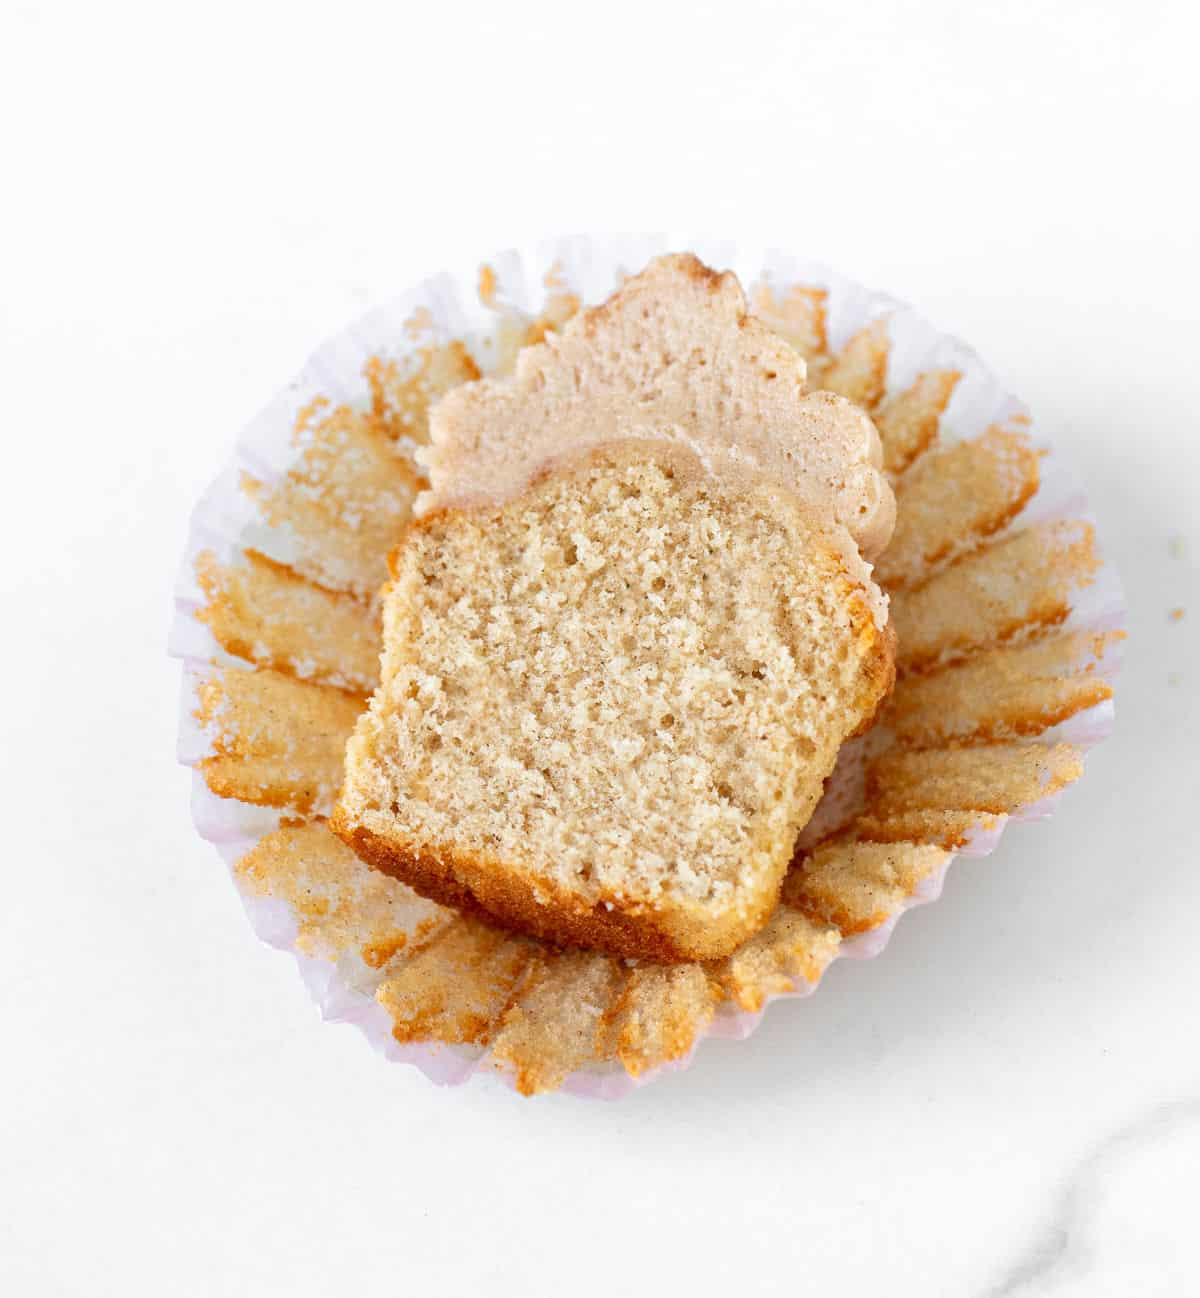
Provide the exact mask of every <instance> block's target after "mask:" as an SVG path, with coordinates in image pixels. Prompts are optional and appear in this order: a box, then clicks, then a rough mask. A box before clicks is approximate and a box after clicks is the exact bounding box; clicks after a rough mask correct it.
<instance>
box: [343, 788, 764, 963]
mask: <svg viewBox="0 0 1200 1298" xmlns="http://www.w3.org/2000/svg"><path fill="white" fill-rule="evenodd" d="M329 827H330V828H331V829H332V830H333V832H334V833H335V834H336V835H337V836H338V837H339V838H340V839H341V840H342V841H343V842H344V843H346V845H347V846H348V847H350V848H352V849H353V850H354V852H355V853H357V855H358V856H359V857H360V858H361V859H362V860H364V861H366V862H367V863H368V864H369V865H371V866H373V867H374V868H375V869H377V870H382V871H383V872H384V873H385V874H389V875H391V876H392V877H393V878H395V879H399V880H400V881H401V882H402V883H406V884H408V886H409V887H410V888H412V889H414V890H415V891H416V892H419V893H420V894H421V895H422V896H424V897H428V898H430V899H431V900H432V901H436V902H440V903H441V904H442V905H443V906H453V907H455V908H457V909H458V910H460V911H465V912H467V913H469V914H476V915H480V916H482V917H484V918H486V919H489V920H491V921H492V922H493V923H496V924H499V925H502V926H503V927H505V928H509V929H512V930H513V931H514V932H516V933H521V934H524V935H526V936H534V937H539V938H541V939H542V940H544V941H546V942H550V943H552V944H553V945H556V946H565V947H570V946H578V947H585V948H599V949H601V950H605V951H609V952H611V953H612V954H614V955H622V956H631V957H634V958H636V959H640V960H652V961H655V962H657V963H660V964H673V963H677V962H680V961H687V960H715V959H719V958H721V957H723V956H727V955H729V954H731V953H732V952H733V951H735V950H736V949H737V948H738V946H740V945H741V943H742V942H743V941H745V939H746V938H748V937H750V936H751V935H752V934H753V933H756V932H757V931H758V930H759V929H760V928H761V927H762V926H763V925H764V924H765V923H766V922H767V920H768V919H769V918H770V916H771V914H772V912H773V911H774V910H775V907H776V906H777V905H778V902H779V887H780V886H781V885H782V883H783V875H784V873H785V872H786V869H787V863H788V854H787V852H782V853H781V854H780V871H779V880H778V883H777V885H776V887H775V888H773V889H771V890H770V891H769V892H766V893H765V894H759V895H758V896H757V897H755V898H752V899H749V900H748V902H747V905H746V907H745V909H743V910H742V911H730V912H729V913H728V914H727V915H725V916H723V917H721V918H720V919H715V920H714V919H713V918H712V917H711V916H710V915H707V914H705V913H703V912H702V911H700V910H699V908H698V909H697V912H696V913H692V912H691V911H690V910H689V909H687V908H686V907H684V906H682V905H678V904H675V905H673V904H671V902H670V901H668V902H666V903H665V904H664V903H663V902H661V901H660V902H658V903H657V905H656V906H655V907H654V908H650V907H648V906H645V905H640V904H638V903H636V902H630V901H628V900H627V899H623V898H615V897H612V898H604V897H601V898H599V899H597V900H596V901H595V902H592V903H590V904H589V903H588V902H585V901H584V900H583V899H582V898H580V897H579V896H578V895H577V894H575V893H573V892H571V891H569V890H568V889H566V888H563V887H561V886H559V885H557V884H555V883H554V882H553V881H551V880H548V879H544V878H543V879H538V880H537V881H536V882H534V881H532V880H527V879H525V878H523V877H522V876H520V875H518V874H516V873H515V872H514V871H512V870H510V869H508V868H506V867H505V866H504V865H502V864H500V863H498V862H496V861H491V860H489V859H487V858H486V857H484V856H480V855H475V854H472V853H464V852H461V851H458V850H456V849H454V848H452V847H450V846H441V847H437V846H434V845H432V844H422V845H421V846H419V847H418V846H416V845H415V844H410V843H404V842H401V841H400V840H398V839H394V838H390V837H388V836H386V835H383V834H377V833H376V832H375V831H373V830H371V829H367V828H365V827H364V826H362V825H355V824H351V823H350V822H349V821H348V820H347V819H346V817H345V816H344V814H343V812H342V809H341V807H340V806H339V807H337V808H335V810H334V813H333V816H332V817H331V818H330V821H329Z"/></svg>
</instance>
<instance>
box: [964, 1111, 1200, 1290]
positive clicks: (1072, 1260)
mask: <svg viewBox="0 0 1200 1298" xmlns="http://www.w3.org/2000/svg"><path fill="white" fill-rule="evenodd" d="M1193 1123H1200V1094H1198V1095H1195V1096H1189V1097H1185V1098H1183V1099H1180V1100H1173V1101H1169V1102H1166V1103H1158V1104H1155V1105H1153V1106H1152V1107H1151V1108H1149V1109H1147V1110H1145V1111H1144V1112H1143V1113H1142V1114H1141V1115H1139V1116H1138V1117H1137V1118H1135V1119H1133V1120H1132V1121H1131V1122H1128V1123H1126V1124H1125V1125H1123V1126H1121V1127H1119V1128H1117V1129H1116V1130H1115V1131H1113V1132H1111V1133H1110V1134H1109V1135H1107V1136H1105V1137H1104V1139H1103V1140H1101V1141H1099V1142H1098V1143H1096V1144H1093V1145H1092V1146H1091V1147H1090V1149H1088V1150H1087V1151H1086V1152H1085V1153H1084V1154H1083V1156H1082V1157H1081V1158H1080V1159H1079V1161H1078V1162H1077V1163H1076V1164H1075V1165H1074V1167H1073V1168H1072V1170H1071V1171H1070V1172H1069V1173H1068V1175H1067V1177H1066V1179H1065V1181H1064V1183H1063V1185H1062V1187H1061V1189H1060V1190H1059V1192H1058V1194H1057V1197H1056V1199H1055V1202H1054V1208H1053V1211H1052V1213H1051V1215H1050V1216H1049V1219H1048V1220H1047V1221H1046V1223H1045V1224H1044V1226H1043V1227H1042V1229H1041V1231H1040V1232H1039V1234H1038V1235H1037V1237H1036V1238H1035V1239H1034V1241H1033V1242H1032V1243H1031V1244H1030V1245H1029V1247H1028V1248H1027V1249H1026V1251H1025V1252H1024V1253H1023V1254H1022V1255H1021V1256H1020V1257H1019V1258H1017V1260H1016V1261H1015V1262H1014V1263H1013V1264H1012V1265H1011V1266H1010V1267H1009V1269H1008V1271H1007V1273H1006V1274H1005V1275H1004V1277H1003V1278H1002V1279H1001V1280H1000V1281H999V1282H998V1283H997V1284H995V1285H993V1286H992V1287H991V1288H989V1289H986V1290H984V1291H983V1292H982V1293H981V1295H980V1298H1014V1296H1015V1295H1022V1296H1026V1295H1033V1294H1044V1293H1048V1292H1050V1286H1056V1284H1057V1281H1059V1280H1061V1279H1064V1278H1065V1277H1066V1276H1067V1275H1068V1274H1071V1273H1074V1274H1075V1275H1076V1276H1079V1275H1082V1274H1085V1273H1086V1272H1087V1271H1088V1270H1089V1269H1090V1268H1091V1266H1092V1264H1093V1262H1094V1261H1095V1258H1094V1257H1093V1256H1091V1251H1090V1246H1089V1226H1090V1222H1091V1219H1092V1217H1093V1215H1094V1212H1095V1209H1096V1205H1097V1202H1098V1200H1099V1196H1100V1192H1101V1190H1102V1188H1103V1186H1104V1185H1105V1183H1106V1181H1107V1180H1108V1178H1110V1177H1111V1176H1113V1175H1114V1174H1116V1173H1117V1172H1118V1171H1119V1169H1120V1167H1121V1165H1122V1164H1123V1163H1125V1162H1126V1161H1127V1160H1128V1159H1129V1158H1130V1157H1131V1156H1132V1155H1133V1154H1135V1153H1137V1152H1139V1151H1141V1150H1143V1149H1145V1148H1146V1147H1147V1146H1150V1145H1155V1144H1158V1143H1160V1142H1162V1141H1166V1140H1169V1139H1171V1138H1172V1137H1173V1136H1175V1135H1177V1134H1178V1133H1179V1132H1180V1131H1181V1130H1182V1129H1183V1128H1184V1127H1187V1126H1190V1125H1191V1124H1193Z"/></svg>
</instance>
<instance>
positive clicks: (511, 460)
mask: <svg viewBox="0 0 1200 1298" xmlns="http://www.w3.org/2000/svg"><path fill="white" fill-rule="evenodd" d="M806 378H807V370H806V366H805V362H804V360H803V359H802V357H801V356H799V355H798V353H797V352H796V351H795V350H794V349H793V348H792V347H791V346H789V345H788V343H787V342H785V341H784V340H783V339H782V338H781V337H779V336H778V335H777V334H776V333H774V332H773V331H772V330H770V329H768V328H767V327H766V326H765V325H763V324H762V323H761V322H760V321H758V320H757V319H755V318H754V317H752V316H751V315H749V314H748V312H747V308H746V299H745V295H744V294H743V292H742V289H741V286H740V285H739V284H738V281H737V278H736V276H734V275H733V274H732V273H731V272H725V273H724V274H718V273H716V272H715V271H713V270H710V269H709V268H708V267H707V266H705V265H704V264H703V263H702V262H701V261H699V260H698V259H697V258H696V257H694V256H692V255H691V254H679V255H669V256H664V257H659V258H658V259H656V260H655V261H653V262H651V263H650V265H649V266H648V267H647V268H646V269H645V270H644V271H643V272H642V273H641V274H639V275H636V276H635V277H633V278H632V279H630V280H628V281H627V282H626V283H625V284H624V285H623V286H622V287H621V288H620V289H618V290H617V292H615V293H614V294H613V295H612V296H611V297H609V298H608V299H607V300H606V301H605V302H604V303H602V304H601V305H600V306H597V307H594V308H591V309H589V310H585V311H582V312H580V313H579V314H578V315H576V316H575V317H574V318H573V319H572V320H571V321H570V322H569V323H568V324H567V325H566V326H565V327H564V328H563V329H562V330H561V332H557V333H552V334H550V335H548V336H547V338H546V340H545V341H544V342H543V343H540V344H538V345H536V346H532V347H527V348H525V349H524V350H523V351H522V352H521V354H520V357H519V359H518V361H517V367H516V372H515V374H513V375H512V376H511V377H510V378H505V379H489V380H484V381H482V382H478V383H471V384H467V385H465V386H463V387H460V388H457V389H455V390H454V391H452V392H451V393H449V394H448V395H447V396H446V397H444V398H443V399H442V400H441V402H440V403H439V404H438V405H437V406H436V407H435V408H434V409H433V411H432V413H431V417H430V445H429V446H428V447H425V448H423V449H422V450H421V451H420V452H419V457H420V458H421V460H422V461H423V463H424V467H425V468H426V470H427V472H428V475H429V480H430V489H429V491H428V492H426V493H425V494H424V495H423V496H422V497H421V499H420V502H419V505H418V509H419V510H426V509H429V508H432V507H435V506H441V505H446V504H450V503H463V502H466V501H471V500H475V501H478V500H481V499H493V500H495V499H501V498H503V497H505V496H508V495H512V494H515V493H517V492H519V491H520V490H521V489H522V488H523V487H524V486H525V484H526V483H527V482H528V481H529V479H530V478H531V477H532V476H533V475H534V474H535V473H536V472H537V470H538V469H539V468H540V467H541V466H542V465H543V464H545V463H546V462H547V461H548V460H553V459H556V458H558V457H561V456H562V455H564V454H570V453H573V452H576V451H579V450H582V449H584V448H586V447H588V446H592V445H599V444H602V443H605V442H610V441H615V440H625V439H630V438H640V439H645V438H648V437H653V438H665V439H668V440H672V441H677V442H683V443H686V444H687V445H689V446H690V447H691V448H692V450H693V451H695V452H696V453H697V454H698V455H699V456H700V457H701V459H702V460H704V461H705V462H706V463H707V464H709V465H710V467H714V468H717V469H719V468H720V463H721V462H725V463H728V462H729V461H741V462H742V463H744V464H746V465H748V466H749V467H753V468H757V469H760V470H762V471H764V472H766V473H768V474H769V475H770V476H772V477H774V478H776V479H777V480H778V481H780V482H782V483H783V484H784V485H786V486H787V487H789V488H790V489H791V490H792V491H793V492H794V493H795V494H796V495H797V496H799V497H800V498H801V499H802V500H803V501H804V502H805V504H806V505H807V506H808V508H809V509H811V510H812V511H814V513H816V514H817V515H818V517H819V518H820V519H821V520H822V521H825V522H827V523H828V524H829V525H830V527H831V530H832V529H834V528H835V527H836V526H837V525H840V527H841V528H844V529H845V531H846V532H847V533H848V534H849V536H850V537H851V538H852V539H853V541H854V543H855V544H856V545H857V547H858V548H859V550H860V551H861V552H862V554H863V556H864V557H866V558H873V557H874V556H876V555H877V554H879V553H880V552H881V551H882V549H883V548H884V546H885V545H886V544H887V543H888V540H889V539H890V537H891V534H892V529H893V525H894V523H895V516H896V507H895V500H894V498H893V496H892V491H891V488H890V486H889V485H888V483H887V480H886V478H885V477H884V475H883V472H882V470H881V465H882V452H881V448H880V443H879V436H878V434H877V433H876V431H875V427H874V425H873V424H872V422H871V420H870V419H869V418H868V417H867V415H865V414H864V413H863V412H862V411H861V410H860V409H859V408H858V407H856V406H855V405H853V404H852V403H851V402H849V401H847V400H845V399H844V398H842V397H840V396H837V395H835V394H834V393H832V392H807V391H806V388H805V384H806Z"/></svg>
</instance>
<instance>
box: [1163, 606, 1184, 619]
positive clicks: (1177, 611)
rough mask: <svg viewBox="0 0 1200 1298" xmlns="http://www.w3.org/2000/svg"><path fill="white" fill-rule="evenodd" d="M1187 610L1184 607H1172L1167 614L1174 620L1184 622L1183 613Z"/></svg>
mask: <svg viewBox="0 0 1200 1298" xmlns="http://www.w3.org/2000/svg"><path fill="white" fill-rule="evenodd" d="M1185 612H1186V610H1185V609H1182V608H1173V609H1172V610H1171V611H1170V612H1169V613H1168V614H1167V616H1168V617H1169V618H1170V619H1171V621H1172V622H1182V621H1183V615H1184V613H1185Z"/></svg>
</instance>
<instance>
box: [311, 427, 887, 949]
mask: <svg viewBox="0 0 1200 1298" xmlns="http://www.w3.org/2000/svg"><path fill="white" fill-rule="evenodd" d="M865 581H866V578H865V570H864V569H862V568H861V567H860V566H859V565H857V564H856V563H855V561H854V560H853V559H851V560H847V558H846V557H845V556H844V554H843V553H841V552H840V551H839V549H838V548H837V547H833V546H830V544H829V543H828V541H827V539H826V537H825V534H824V533H823V532H822V531H821V530H820V528H819V527H818V525H817V524H816V523H815V522H814V520H813V518H812V515H811V514H810V513H809V512H808V511H806V510H805V509H804V508H803V506H802V505H801V504H800V503H799V502H797V501H796V499H795V498H794V497H793V496H791V495H790V493H788V492H786V491H783V490H781V489H779V488H777V487H776V486H774V485H773V484H769V483H767V482H765V481H764V480H763V479H762V478H761V477H755V478H753V479H748V480H741V479H739V478H738V477H737V475H729V474H724V475H721V476H715V475H711V474H709V473H707V472H706V471H705V470H704V469H703V466H702V465H701V463H700V462H699V461H698V459H697V458H696V457H695V456H694V455H692V454H691V453H689V452H686V451H683V450H681V449H679V448H671V447H668V446H665V445H664V444H662V443H654V444H650V443H641V444H621V445H613V446H609V447H607V448H604V449H602V450H598V451H593V452H590V453H589V454H588V455H587V456H586V457H585V458H584V459H583V460H582V461H580V462H579V463H577V464H575V465H574V466H571V467H567V468H564V469H561V470H559V471H557V472H554V473H552V474H550V475H548V476H546V477H545V478H544V479H543V480H541V481H539V482H538V483H536V484H535V485H534V486H533V488H532V489H531V490H529V491H528V492H527V493H526V494H524V495H523V496H521V497H518V498H516V499H513V500H511V501H509V502H507V503H505V504H502V505H494V506H486V507H479V508H476V509H470V510H458V509H448V510H443V511H437V512H434V513H431V514H429V515H427V516H426V517H425V518H424V519H422V520H420V521H419V522H417V523H416V524H414V525H413V526H412V527H411V529H410V530H409V532H408V533H407V535H406V537H405V539H404V541H403V542H402V543H401V545H400V547H399V548H398V550H397V552H396V553H395V555H394V556H393V581H392V583H391V585H390V587H389V588H388V590H387V592H386V596H385V604H384V618H385V623H384V644H385V648H384V655H383V683H382V685H381V687H380V688H379V690H378V691H377V693H376V695H375V697H374V699H373V700H372V703H371V706H370V709H369V710H368V711H367V712H366V713H364V714H363V716H362V717H361V718H360V720H359V724H358V728H357V730H356V732H355V734H354V737H353V738H352V739H351V741H350V744H349V746H348V750H347V760H346V779H345V787H344V789H343V792H342V798H341V802H340V804H339V806H338V808H337V811H336V814H335V816H334V820H333V826H334V829H335V831H336V832H337V833H338V834H340V835H341V836H342V837H343V838H344V839H345V840H346V841H347V842H348V843H350V844H351V845H352V846H353V847H354V848H355V849H356V850H357V851H358V852H359V854H360V855H362V856H363V857H365V858H366V859H368V860H370V861H371V862H372V863H374V864H376V865H377V866H379V867H380V868H382V869H384V870H386V871H388V872H389V873H391V874H394V875H396V876H397V877H399V878H401V879H403V880H405V881H406V882H408V883H410V884H411V885H412V886H413V887H414V888H416V889H417V890H418V891H419V892H423V893H425V894H426V895H428V896H431V897H433V898H434V899H436V900H440V901H445V902H448V903H451V904H457V905H461V906H466V907H475V908H479V909H482V910H484V911H487V912H490V913H491V914H492V915H493V916H495V917H496V918H498V919H500V920H501V921H503V922H505V923H507V924H510V925H512V926H515V927H517V928H519V929H521V930H523V931H525V932H528V933H534V934H537V935H540V936H544V937H547V938H550V939H551V940H557V941H561V942H564V943H576V944H579V945H584V946H596V947H602V948H605V949H608V950H611V951H615V952H619V953H623V954H629V955H638V956H648V957H651V958H659V959H683V958H701V959H703V958H710V957H716V956H720V955H722V954H724V953H726V952H728V951H730V950H732V949H733V948H734V947H735V946H736V945H737V944H738V943H739V942H740V941H742V940H743V939H744V938H745V937H747V936H748V935H749V934H750V933H752V932H754V931H755V930H756V929H757V928H758V927H760V926H761V925H762V923H764V922H765V920H766V918H767V917H768V915H769V914H770V912H771V910H772V909H773V908H774V906H775V904H776V901H777V897H778V891H779V886H780V882H781V879H782V877H783V874H784V871H785V869H786V867H787V864H788V861H789V859H790V856H791V852H792V846H793V843H794V841H795V838H796V834H797V832H798V830H799V829H800V828H801V826H802V825H803V824H804V823H805V822H806V821H807V820H808V818H809V816H810V815H811V814H812V811H813V808H814V806H815V805H816V802H817V799H818V798H819V796H820V794H821V787H822V781H823V780H824V778H825V776H826V775H828V773H829V771H830V770H831V768H832V766H833V763H834V759H835V757H836V755H837V751H838V747H839V745H840V744H841V742H842V740H843V739H844V738H845V737H846V735H847V734H849V733H850V732H852V731H854V730H855V729H856V728H857V727H859V726H860V725H861V724H863V723H864V722H865V721H866V720H867V719H869V717H870V715H871V714H872V712H873V710H874V708H875V706H876V704H877V703H878V701H879V699H880V698H881V696H882V695H883V694H884V693H885V692H886V689H887V688H888V686H889V685H890V679H891V666H892V663H891V648H890V643H889V641H888V633H887V632H882V631H880V629H879V628H878V626H877V624H876V622H875V620H874V618H873V617H872V615H871V612H870V608H869V605H868V602H867V599H866V592H865V589H864V585H865Z"/></svg>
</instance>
